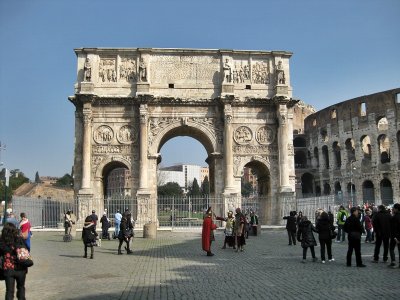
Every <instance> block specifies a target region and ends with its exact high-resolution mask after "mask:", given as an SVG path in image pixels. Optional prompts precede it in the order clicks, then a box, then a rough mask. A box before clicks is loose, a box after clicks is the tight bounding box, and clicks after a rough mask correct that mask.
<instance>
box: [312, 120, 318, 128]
mask: <svg viewBox="0 0 400 300" xmlns="http://www.w3.org/2000/svg"><path fill="white" fill-rule="evenodd" d="M312 126H314V127H315V126H317V119H314V120H313V121H312Z"/></svg>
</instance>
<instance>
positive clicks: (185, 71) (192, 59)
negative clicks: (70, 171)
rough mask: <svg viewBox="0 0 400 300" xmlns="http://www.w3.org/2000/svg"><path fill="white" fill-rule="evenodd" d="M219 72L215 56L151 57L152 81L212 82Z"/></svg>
mask: <svg viewBox="0 0 400 300" xmlns="http://www.w3.org/2000/svg"><path fill="white" fill-rule="evenodd" d="M219 72H220V60H219V58H218V57H217V56H215V57H214V56H186V55H182V56H179V55H154V56H152V57H151V70H150V80H151V82H152V83H171V82H177V81H179V80H184V81H192V82H204V83H213V82H214V81H215V79H216V78H217V76H215V75H216V74H219Z"/></svg>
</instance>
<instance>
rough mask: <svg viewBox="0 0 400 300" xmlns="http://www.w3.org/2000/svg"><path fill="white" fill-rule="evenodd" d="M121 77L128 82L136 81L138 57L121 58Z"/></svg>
mask: <svg viewBox="0 0 400 300" xmlns="http://www.w3.org/2000/svg"><path fill="white" fill-rule="evenodd" d="M119 79H120V80H121V81H126V82H134V81H136V80H137V71H136V58H134V57H122V58H121V61H120V65H119Z"/></svg>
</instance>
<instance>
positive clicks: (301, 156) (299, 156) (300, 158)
mask: <svg viewBox="0 0 400 300" xmlns="http://www.w3.org/2000/svg"><path fill="white" fill-rule="evenodd" d="M294 165H295V168H296V169H304V168H307V156H306V153H305V152H304V151H302V150H296V151H295V153H294Z"/></svg>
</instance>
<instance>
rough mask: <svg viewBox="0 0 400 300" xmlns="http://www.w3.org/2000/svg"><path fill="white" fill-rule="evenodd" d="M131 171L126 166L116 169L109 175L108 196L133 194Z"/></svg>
mask: <svg viewBox="0 0 400 300" xmlns="http://www.w3.org/2000/svg"><path fill="white" fill-rule="evenodd" d="M130 182H131V172H130V171H129V170H128V169H125V168H118V169H114V170H112V171H111V172H110V174H109V175H108V177H107V188H106V193H107V197H124V196H130V195H131V185H130Z"/></svg>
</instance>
